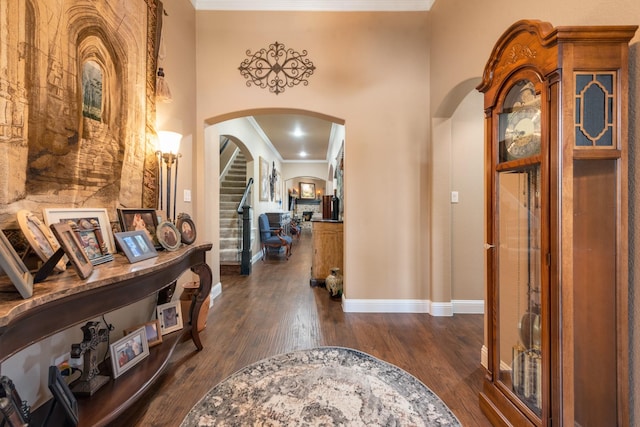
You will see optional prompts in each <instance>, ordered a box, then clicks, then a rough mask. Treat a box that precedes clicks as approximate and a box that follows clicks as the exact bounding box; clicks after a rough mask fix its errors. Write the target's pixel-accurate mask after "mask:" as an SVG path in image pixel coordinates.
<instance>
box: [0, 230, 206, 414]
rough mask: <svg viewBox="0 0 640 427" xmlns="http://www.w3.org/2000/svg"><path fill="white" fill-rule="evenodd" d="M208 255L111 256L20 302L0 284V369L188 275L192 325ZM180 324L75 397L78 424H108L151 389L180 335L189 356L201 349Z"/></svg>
mask: <svg viewBox="0 0 640 427" xmlns="http://www.w3.org/2000/svg"><path fill="white" fill-rule="evenodd" d="M211 248H212V244H211V243H201V242H196V243H195V244H193V245H190V246H183V247H182V248H180V249H178V250H177V251H174V252H169V251H161V252H159V253H158V257H157V258H151V259H148V260H144V261H141V262H138V263H135V264H129V262H128V261H127V259H126V258H125V257H124V256H123V255H116V256H115V257H114V261H112V262H109V263H105V264H101V265H98V266H95V267H94V270H93V273H92V274H91V276H89V277H88V278H87V279H86V280H82V279H80V278H79V277H78V275H77V274H76V273H75V271H74V270H73V269H72V268H70V269H68V270H67V271H65V272H63V273H61V274H57V275H52V276H50V277H48V278H47V279H46V280H44V281H43V282H41V283H37V284H35V285H34V290H33V296H32V297H31V298H28V299H22V297H21V296H20V294H19V293H18V292H17V290H15V288H14V287H13V285H12V284H11V283H10V282H8V280H7V278H5V277H3V278H2V280H0V362H2V361H4V360H6V359H7V358H9V357H10V356H12V355H13V354H15V353H17V352H18V351H20V350H22V349H24V348H26V347H28V346H29V345H31V344H34V343H36V342H38V341H39V340H41V339H43V338H46V337H48V336H51V335H53V334H55V333H57V332H60V331H63V330H65V329H68V328H70V327H72V326H74V325H79V324H81V323H82V322H85V321H88V320H90V319H93V318H95V317H97V316H99V315H101V314H103V313H107V312H110V311H113V310H116V309H118V308H121V307H124V306H127V305H129V304H132V303H134V302H136V301H140V300H142V299H144V298H146V297H148V296H150V295H153V294H154V293H156V292H157V291H159V290H160V289H162V288H164V287H165V286H167V285H168V284H170V283H171V282H172V281H174V280H176V279H177V278H178V277H179V276H180V275H182V273H184V272H185V271H186V270H189V269H191V271H193V272H194V273H196V274H197V275H198V276H199V278H200V287H199V291H198V292H197V293H196V296H195V297H194V300H193V301H192V303H191V309H190V313H189V316H188V315H187V314H186V313H185V314H183V316H184V318H185V319H194V323H197V321H198V314H199V313H200V308H201V307H202V305H203V302H204V300H205V299H206V297H207V296H208V295H209V293H210V292H211V282H212V273H211V269H210V268H209V266H208V265H207V264H206V253H207V252H208V251H210V250H211ZM12 289H13V291H12ZM184 325H185V326H184V328H183V329H182V331H180V332H174V333H172V334H168V335H165V336H164V337H163V342H162V344H161V345H159V346H156V347H153V348H151V349H150V355H149V357H147V358H146V359H145V360H143V361H142V362H141V363H140V364H138V365H137V366H135V367H134V368H133V369H131V370H130V371H129V372H126V373H125V374H123V375H122V376H121V377H119V378H117V379H115V380H111V381H109V383H107V384H106V385H105V386H103V387H102V388H101V389H99V390H98V391H97V392H96V393H95V394H94V395H93V396H91V397H79V398H78V406H79V418H80V422H79V425H80V426H101V425H106V424H108V423H109V422H111V421H113V420H114V419H116V418H117V417H118V415H120V414H121V413H122V412H123V411H124V410H125V409H126V408H128V407H129V406H131V404H133V403H134V402H135V401H136V400H137V399H138V398H139V397H140V396H142V394H143V393H144V391H146V390H147V389H148V388H149V387H151V385H152V384H153V383H154V381H155V380H156V379H157V378H158V376H159V375H160V373H161V372H162V371H163V370H164V368H165V367H166V365H167V363H168V360H169V358H170V357H171V354H172V353H173V350H174V349H175V347H176V345H177V344H178V342H180V341H181V338H182V337H183V336H187V337H190V338H191V339H192V341H193V343H194V344H195V346H196V349H197V350H202V342H201V340H200V335H199V332H198V327H197V326H198V325H197V324H189V322H186V321H185V322H184ZM117 338H119V337H117ZM117 338H116V339H117ZM112 341H115V339H113V338H112ZM18 391H19V390H18ZM43 406H48V405H43Z"/></svg>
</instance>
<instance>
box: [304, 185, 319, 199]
mask: <svg viewBox="0 0 640 427" xmlns="http://www.w3.org/2000/svg"><path fill="white" fill-rule="evenodd" d="M300 198H301V199H315V198H316V185H315V184H313V183H309V182H301V183H300Z"/></svg>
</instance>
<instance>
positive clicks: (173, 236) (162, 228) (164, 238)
mask: <svg viewBox="0 0 640 427" xmlns="http://www.w3.org/2000/svg"><path fill="white" fill-rule="evenodd" d="M156 235H157V237H158V242H160V244H161V245H162V247H163V248H165V249H166V250H168V251H175V250H176V249H178V248H179V247H180V244H181V243H182V241H181V240H180V239H181V236H180V232H179V231H178V229H177V228H176V226H175V225H173V224H172V223H171V222H169V221H164V222H162V223H161V224H160V225H159V226H158V229H157V231H156Z"/></svg>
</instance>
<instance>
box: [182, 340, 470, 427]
mask: <svg viewBox="0 0 640 427" xmlns="http://www.w3.org/2000/svg"><path fill="white" fill-rule="evenodd" d="M234 423H242V424H244V425H300V424H305V425H365V426H370V425H412V426H460V422H459V421H458V420H457V419H456V417H455V415H453V413H452V412H451V411H450V410H449V408H447V406H446V405H445V404H444V403H443V402H442V401H441V400H440V398H438V396H436V395H435V393H433V392H432V391H431V390H430V389H429V388H428V387H426V386H425V385H424V384H422V383H421V382H420V381H419V380H418V379H416V378H415V377H413V376H412V375H410V374H409V373H407V372H405V371H403V370H402V369H400V368H398V367H397V366H394V365H391V364H389V363H387V362H384V361H382V360H379V359H376V358H375V357H373V356H370V355H368V354H366V353H362V352H360V351H357V350H353V349H349V348H342V347H319V348H314V349H309V350H300V351H295V352H292V353H286V354H281V355H277V356H273V357H270V358H268V359H264V360H262V361H259V362H257V363H254V364H252V365H249V366H247V367H245V368H243V369H241V370H240V371H238V372H236V373H235V374H233V375H231V376H230V377H229V378H227V379H226V380H224V381H223V382H221V383H220V384H218V385H217V386H215V387H214V388H213V389H211V390H210V391H209V392H208V393H207V394H206V395H205V396H204V397H203V398H202V399H201V400H200V402H198V403H197V404H196V405H195V406H194V407H193V408H192V409H191V411H190V412H189V414H187V416H186V417H185V419H184V420H183V421H182V427H190V426H205V425H207V426H208V425H211V426H213V425H233V424H234Z"/></svg>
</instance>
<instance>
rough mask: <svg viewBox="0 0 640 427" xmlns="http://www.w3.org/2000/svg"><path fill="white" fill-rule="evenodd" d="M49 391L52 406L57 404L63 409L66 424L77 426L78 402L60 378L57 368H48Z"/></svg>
mask: <svg viewBox="0 0 640 427" xmlns="http://www.w3.org/2000/svg"><path fill="white" fill-rule="evenodd" d="M49 391H51V394H52V395H53V403H52V405H55V404H59V405H60V406H62V409H64V415H65V417H66V419H67V421H68V424H70V425H72V426H74V427H75V426H77V425H78V401H77V400H76V397H75V396H74V395H73V392H71V389H70V388H69V386H68V385H67V383H66V382H65V380H64V378H62V374H61V373H60V370H59V369H58V367H57V366H49Z"/></svg>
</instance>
